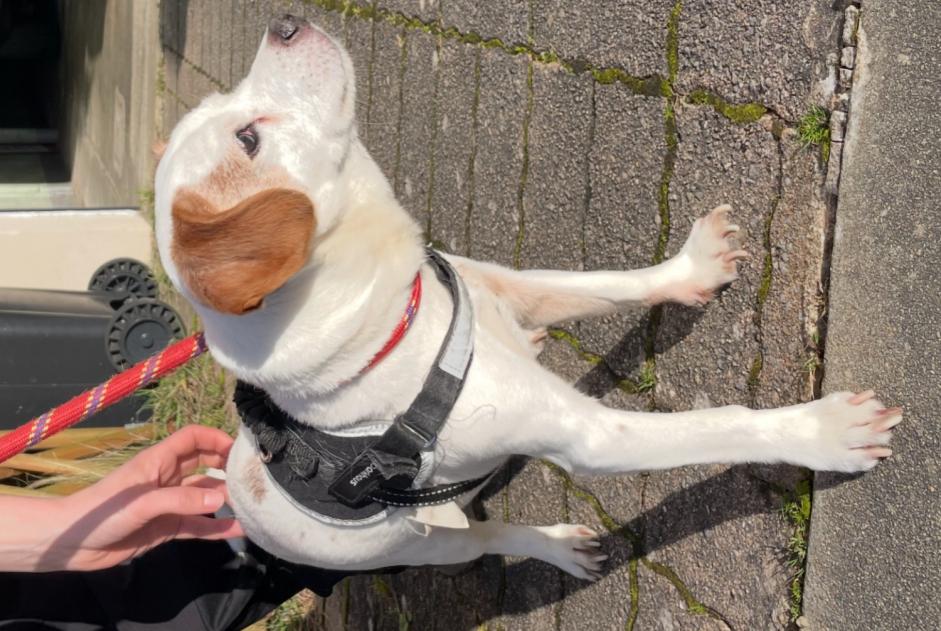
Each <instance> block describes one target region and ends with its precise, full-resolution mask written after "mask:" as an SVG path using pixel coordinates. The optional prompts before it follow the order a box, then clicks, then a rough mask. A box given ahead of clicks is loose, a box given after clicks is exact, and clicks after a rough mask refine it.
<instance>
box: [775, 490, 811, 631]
mask: <svg viewBox="0 0 941 631" xmlns="http://www.w3.org/2000/svg"><path fill="white" fill-rule="evenodd" d="M810 511H811V488H810V479H809V478H807V479H804V480H801V481H800V482H798V483H797V486H796V487H795V489H794V493H793V494H791V495H790V496H789V497H787V498H786V499H785V500H784V505H783V506H782V507H781V513H782V514H783V515H784V517H785V518H786V519H787V520H788V521H789V522H790V523H791V526H792V528H793V530H792V531H791V536H790V537H789V538H788V541H787V566H788V568H789V569H790V570H791V572H792V573H793V574H792V576H791V579H790V583H789V585H788V591H789V592H790V597H791V602H790V615H791V621H792V622H793V621H795V620H797V618H798V617H800V615H801V610H802V608H803V604H804V568H805V567H806V565H807V533H808V529H809V528H810Z"/></svg>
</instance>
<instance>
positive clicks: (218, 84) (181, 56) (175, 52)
mask: <svg viewBox="0 0 941 631" xmlns="http://www.w3.org/2000/svg"><path fill="white" fill-rule="evenodd" d="M163 49H164V50H166V51H167V52H169V53H171V54H173V55H176V56H177V57H178V58H179V59H180V61H182V62H183V63H185V64H186V65H187V66H189V67H190V68H192V69H193V70H194V71H195V72H196V74H198V75H201V76H202V77H204V78H205V79H206V80H207V81H209V83H211V84H212V85H214V86H215V87H216V88H218V89H219V90H222V91H223V92H225V91H226V90H228V89H229V86H227V85H226V84H225V83H223V82H222V81H220V80H219V79H216V78H215V77H214V76H212V75H211V74H209V72H208V71H207V70H206V69H205V68H203V67H202V66H200V65H199V64H197V63H194V62H192V61H190V60H189V59H187V58H186V56H185V55H184V54H183V53H181V52H180V51H178V50H175V49H173V48H170V47H169V46H164V47H163Z"/></svg>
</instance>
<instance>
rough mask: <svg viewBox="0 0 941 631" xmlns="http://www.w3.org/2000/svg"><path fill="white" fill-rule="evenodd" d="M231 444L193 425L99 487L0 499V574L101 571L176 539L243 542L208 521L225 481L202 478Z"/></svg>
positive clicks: (223, 523) (231, 526) (233, 527)
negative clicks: (59, 494) (50, 496)
mask: <svg viewBox="0 0 941 631" xmlns="http://www.w3.org/2000/svg"><path fill="white" fill-rule="evenodd" d="M231 446H232V439H231V438H230V437H229V436H228V435H227V434H225V433H224V432H222V431H220V430H217V429H212V428H208V427H202V426H195V425H194V426H189V427H186V428H185V429H182V430H180V431H178V432H176V433H174V434H173V435H171V436H170V437H169V438H167V439H166V440H164V441H162V442H160V443H158V444H156V445H154V446H152V447H150V448H148V449H146V450H144V451H142V452H140V453H139V454H137V455H136V456H135V457H134V458H132V459H131V460H129V461H128V462H126V463H125V464H123V465H122V466H121V467H119V468H118V469H116V470H115V471H113V472H112V473H110V474H109V475H107V476H106V477H105V478H103V479H102V480H101V481H99V482H97V483H95V484H94V485H92V486H90V487H88V488H86V489H83V490H82V491H79V492H77V493H75V494H74V495H71V496H68V497H64V498H55V499H45V498H31V497H29V498H26V497H0V533H2V536H0V571H5V572H50V571H57V570H98V569H102V568H107V567H111V566H114V565H117V564H118V563H121V562H123V561H126V560H128V559H130V558H132V557H136V556H138V555H140V554H143V553H144V552H147V551H148V550H150V549H152V548H154V547H156V546H158V545H160V544H161V543H165V542H167V541H170V540H172V539H208V540H218V539H229V538H232V537H239V536H242V529H241V526H240V525H239V524H238V522H237V521H235V520H234V519H215V518H213V517H210V516H209V515H210V514H211V513H213V512H214V511H216V510H218V509H219V508H220V507H221V506H222V504H223V503H224V502H225V501H226V491H225V483H224V481H222V480H216V479H213V478H210V477H208V476H205V475H200V474H197V473H196V472H197V470H199V469H200V468H203V467H216V468H219V467H223V466H225V463H226V459H227V458H228V453H229V449H230V448H231Z"/></svg>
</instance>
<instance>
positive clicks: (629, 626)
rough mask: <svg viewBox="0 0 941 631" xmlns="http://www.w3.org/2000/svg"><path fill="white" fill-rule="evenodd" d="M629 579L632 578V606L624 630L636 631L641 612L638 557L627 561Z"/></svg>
mask: <svg viewBox="0 0 941 631" xmlns="http://www.w3.org/2000/svg"><path fill="white" fill-rule="evenodd" d="M627 571H628V579H629V580H630V588H629V589H630V594H631V608H630V609H629V610H628V612H627V622H625V623H624V631H634V625H635V624H636V623H637V615H638V614H639V613H640V582H639V581H638V580H637V557H634V558H633V559H631V560H630V561H628V563H627Z"/></svg>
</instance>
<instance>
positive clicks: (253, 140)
mask: <svg viewBox="0 0 941 631" xmlns="http://www.w3.org/2000/svg"><path fill="white" fill-rule="evenodd" d="M235 139H236V140H238V141H239V144H241V145H242V149H243V150H244V151H245V153H246V154H247V155H248V157H249V158H254V157H255V154H256V153H258V132H256V131H255V127H254V126H253V125H249V126H248V127H245V128H243V129H240V130H238V131H237V132H235Z"/></svg>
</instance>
